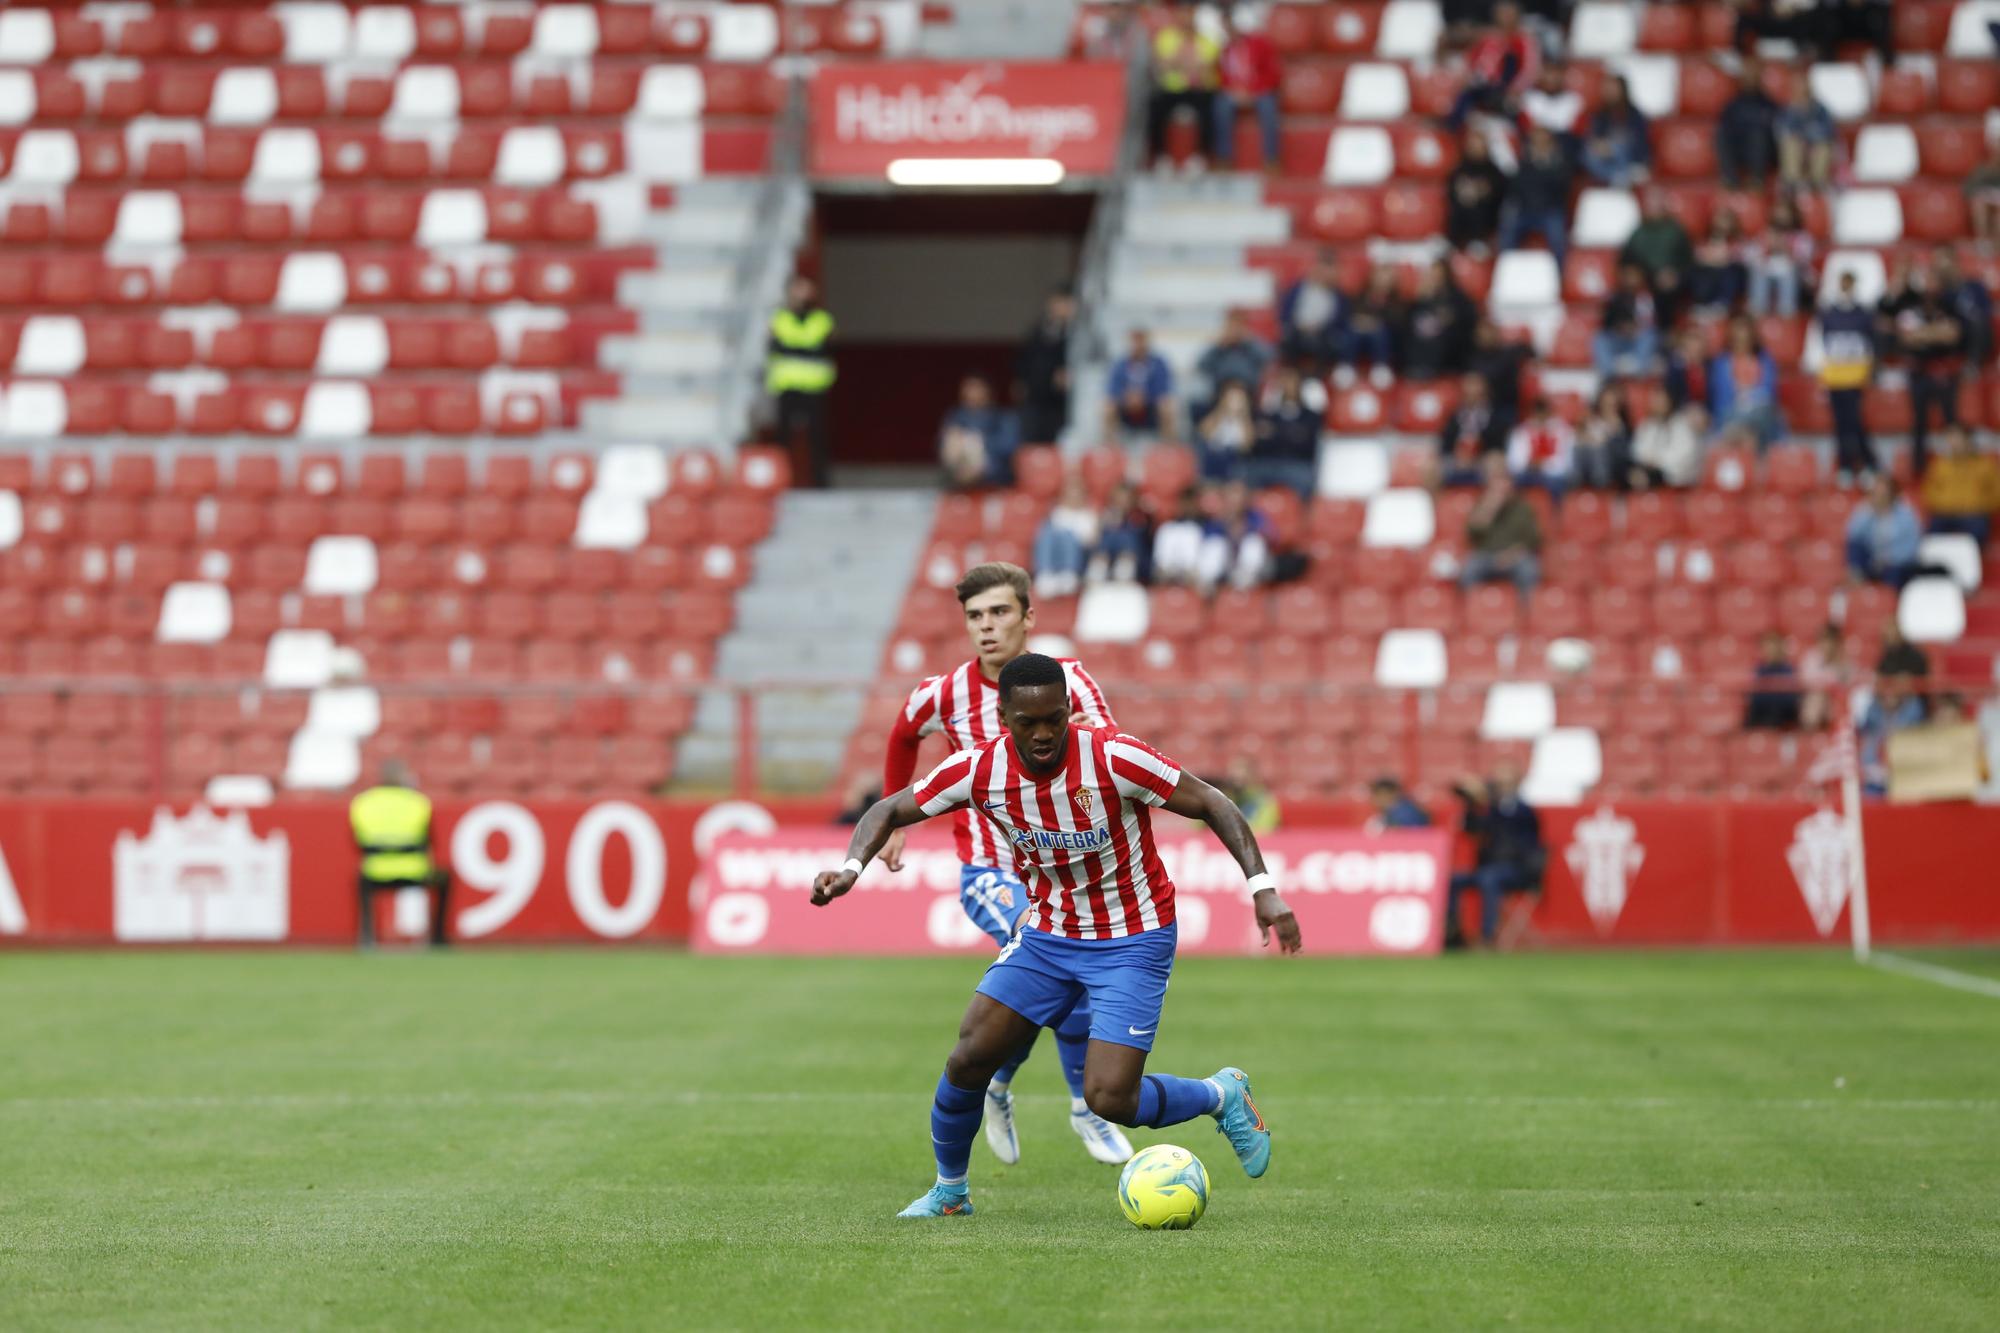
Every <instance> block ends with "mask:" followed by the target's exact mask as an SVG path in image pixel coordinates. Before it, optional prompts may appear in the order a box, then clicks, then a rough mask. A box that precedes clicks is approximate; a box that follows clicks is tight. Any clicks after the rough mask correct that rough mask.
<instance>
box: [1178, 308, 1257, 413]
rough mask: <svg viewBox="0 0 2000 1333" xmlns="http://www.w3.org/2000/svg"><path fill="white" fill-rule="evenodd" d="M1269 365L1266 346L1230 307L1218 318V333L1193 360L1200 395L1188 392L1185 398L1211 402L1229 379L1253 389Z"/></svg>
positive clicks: (1191, 400) (1193, 400) (1219, 393)
mask: <svg viewBox="0 0 2000 1333" xmlns="http://www.w3.org/2000/svg"><path fill="white" fill-rule="evenodd" d="M1270 365H1271V349H1270V347H1269V346H1267V345H1266V344H1265V343H1264V341H1263V340H1262V339H1261V338H1258V337H1257V336H1255V335H1254V334H1252V333H1251V332H1250V326H1249V324H1247V323H1245V322H1244V319H1243V316H1242V315H1241V314H1240V313H1238V312H1237V311H1234V310H1232V311H1230V312H1229V313H1228V314H1226V315H1224V316H1223V317H1222V332H1221V333H1220V334H1219V335H1218V336H1217V337H1216V340H1215V341H1214V343H1212V344H1210V346H1209V348H1208V350H1207V351H1205V352H1203V353H1202V354H1201V359H1200V360H1198V361H1196V362H1195V363H1194V369H1195V374H1196V375H1198V376H1199V377H1200V378H1201V383H1200V385H1199V386H1197V392H1198V393H1199V394H1200V395H1201V397H1200V398H1195V397H1194V396H1192V395H1190V397H1189V400H1188V401H1190V402H1203V401H1205V402H1211V403H1212V402H1213V401H1214V400H1215V399H1216V398H1218V397H1220V396H1221V393H1222V390H1223V388H1224V386H1225V385H1227V384H1228V383H1229V382H1230V381H1231V380H1234V381H1236V382H1237V383H1238V384H1241V385H1243V386H1245V387H1246V388H1249V389H1252V390H1254V389H1256V387H1257V386H1258V385H1260V384H1262V383H1263V382H1264V372H1265V370H1267V369H1268V368H1269V367H1270Z"/></svg>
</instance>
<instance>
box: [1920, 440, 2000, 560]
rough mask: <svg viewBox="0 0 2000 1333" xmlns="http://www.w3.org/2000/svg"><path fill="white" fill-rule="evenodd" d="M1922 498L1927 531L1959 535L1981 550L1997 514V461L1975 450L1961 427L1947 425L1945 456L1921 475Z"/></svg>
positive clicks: (1999, 483)
mask: <svg viewBox="0 0 2000 1333" xmlns="http://www.w3.org/2000/svg"><path fill="white" fill-rule="evenodd" d="M1923 498H1924V511H1925V512H1926V513H1927V514H1929V515H1930V522H1929V524H1928V526H1927V530H1928V531H1930V532H1962V533H1964V534H1965V535H1967V536H1968V537H1970V538H1972V539H1973V540H1974V541H1976V542H1978V543H1979V548H1980V550H1982V551H1984V550H1985V549H1986V543H1987V541H1988V539H1990V538H1991V537H1992V535H1993V515H1994V513H1995V512H1996V511H2000V461H1996V460H1995V459H1994V457H1993V455H1992V454H1988V453H1982V452H1981V451H1980V450H1979V449H1978V448H1977V447H1975V446H1974V444H1973V440H1972V432H1971V431H1969V430H1967V429H1966V428H1965V427H1964V426H1947V427H1945V431H1944V454H1943V455H1942V456H1941V457H1940V458H1938V459H1937V460H1936V461H1935V462H1933V463H1932V464H1931V466H1930V470H1929V471H1927V472H1925V473H1924V480H1923Z"/></svg>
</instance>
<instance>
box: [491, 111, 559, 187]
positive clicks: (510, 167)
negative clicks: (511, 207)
mask: <svg viewBox="0 0 2000 1333" xmlns="http://www.w3.org/2000/svg"><path fill="white" fill-rule="evenodd" d="M565 160H566V155H565V153H564V152H563V139H562V131H561V130H558V129H557V128H556V127H555V126H553V125H516V126H515V127H514V128H513V129H511V130H508V131H507V132H506V133H505V134H503V135H501V136H500V157H499V160H498V161H497V162H496V163H495V165H494V167H493V179H494V181H495V182H496V183H498V184H500V185H547V184H549V183H550V182H552V181H558V180H561V179H562V175H563V168H564V163H565Z"/></svg>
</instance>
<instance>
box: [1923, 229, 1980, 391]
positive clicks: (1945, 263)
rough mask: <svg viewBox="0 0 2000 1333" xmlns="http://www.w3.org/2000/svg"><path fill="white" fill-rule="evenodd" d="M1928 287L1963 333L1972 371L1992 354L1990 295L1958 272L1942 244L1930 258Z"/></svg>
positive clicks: (1976, 281)
mask: <svg viewBox="0 0 2000 1333" xmlns="http://www.w3.org/2000/svg"><path fill="white" fill-rule="evenodd" d="M1931 285H1932V286H1933V287H1934V288H1936V289H1937V295H1938V300H1939V301H1941V302H1942V303H1943V304H1944V307H1945V309H1946V310H1948V311H1950V312H1951V314H1952V315H1953V316H1954V317H1955V318H1956V319H1957V320H1958V324H1959V327H1960V328H1961V329H1963V330H1964V331H1965V359H1966V362H1967V365H1968V367H1970V368H1971V369H1973V370H1975V371H1976V370H1977V369H1978V368H1979V367H1981V366H1984V365H1985V364H1986V362H1987V361H1988V359H1989V358H1991V357H1992V355H1993V293H1992V292H1991V291H1990V290H1988V289H1987V286H1986V283H1985V282H1984V281H1982V280H1981V279H1979V278H1976V277H1973V276H1972V275H1970V274H1968V273H1966V272H1964V271H1963V270H1962V269H1960V268H1959V266H1958V256H1957V255H1955V254H1953V253H1952V252H1951V247H1950V246H1945V245H1941V246H1939V247H1938V248H1937V251H1936V253H1934V254H1933V255H1932V256H1931Z"/></svg>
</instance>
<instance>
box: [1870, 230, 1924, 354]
mask: <svg viewBox="0 0 2000 1333" xmlns="http://www.w3.org/2000/svg"><path fill="white" fill-rule="evenodd" d="M1923 285H1924V280H1923V275H1922V274H1920V273H1917V272H1916V271H1915V270H1913V269H1912V268H1911V267H1910V260H1909V257H1908V256H1907V255H1902V254H1895V255H1892V256H1891V257H1890V259H1889V277H1888V280H1887V281H1886V282H1884V283H1883V284H1882V295H1881V296H1880V297H1879V298H1878V299H1877V300H1876V302H1875V337H1876V342H1877V348H1878V350H1879V351H1880V352H1881V354H1882V358H1883V359H1884V360H1889V359H1891V358H1896V359H1900V358H1901V357H1902V355H1903V328H1904V326H1905V324H1906V323H1907V324H1909V325H1912V326H1913V325H1914V324H1915V323H1916V322H1917V312H1918V310H1919V309H1920V308H1921V307H1922V305H1923V303H1924V291H1923Z"/></svg>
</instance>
